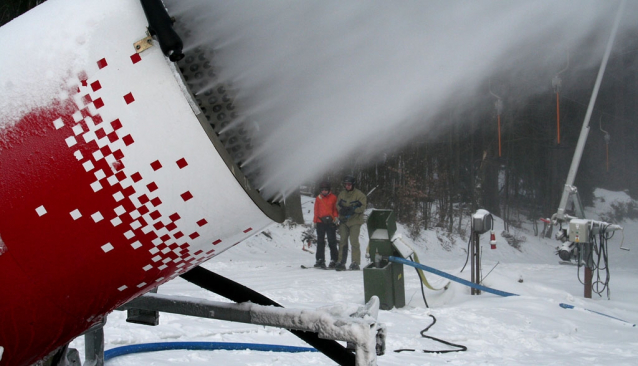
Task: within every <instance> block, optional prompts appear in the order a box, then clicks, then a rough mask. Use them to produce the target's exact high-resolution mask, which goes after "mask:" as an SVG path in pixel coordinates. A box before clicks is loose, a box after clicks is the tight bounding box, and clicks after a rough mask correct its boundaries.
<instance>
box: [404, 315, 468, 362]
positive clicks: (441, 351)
mask: <svg viewBox="0 0 638 366" xmlns="http://www.w3.org/2000/svg"><path fill="white" fill-rule="evenodd" d="M428 315H429V316H430V317H431V318H432V323H431V324H430V325H428V326H427V327H426V328H425V329H423V330H422V331H421V337H423V338H428V339H431V340H434V341H437V342H440V343H443V344H447V345H448V346H452V347H457V348H458V349H448V350H440V351H431V350H426V349H423V350H421V352H423V353H451V352H464V351H467V347H465V346H463V345H460V344H455V343H452V342H448V341H444V340H442V339H439V338H436V337H432V336H429V335H425V334H424V333H425V332H427V331H428V329H430V328H432V326H433V325H434V324H435V323H436V318H435V317H434V315H432V314H428ZM416 351H417V350H415V349H411V348H402V349H397V350H394V352H397V353H399V352H416Z"/></svg>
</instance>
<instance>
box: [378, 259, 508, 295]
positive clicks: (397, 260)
mask: <svg viewBox="0 0 638 366" xmlns="http://www.w3.org/2000/svg"><path fill="white" fill-rule="evenodd" d="M389 260H390V262H395V263H401V264H405V265H408V266H411V267H414V268H419V269H422V270H424V271H428V272H431V273H434V274H435V275H439V276H441V277H445V278H447V279H450V280H452V281H455V282H458V283H460V284H463V285H465V286H469V287H472V288H475V289H477V290H481V291H485V292H489V293H492V294H495V295H498V296H504V297H507V296H519V295H517V294H513V293H510V292H505V291H500V290H495V289H493V288H489V287H485V286H482V285H477V284H475V283H472V282H470V281H468V280H464V279H462V278H459V277H456V276H453V275H451V274H449V273H445V272H443V271H439V270H438V269H436V268H432V267H428V266H426V265H423V264H420V263H415V262H412V261H409V260H406V259H403V258H399V257H390V259H389Z"/></svg>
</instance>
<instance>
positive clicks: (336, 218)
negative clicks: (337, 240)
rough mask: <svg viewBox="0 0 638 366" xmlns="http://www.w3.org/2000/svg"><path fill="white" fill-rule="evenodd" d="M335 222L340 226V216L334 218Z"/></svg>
mask: <svg viewBox="0 0 638 366" xmlns="http://www.w3.org/2000/svg"><path fill="white" fill-rule="evenodd" d="M333 222H334V224H335V225H337V226H339V224H340V223H341V222H340V221H339V218H338V217H335V218H334V220H333Z"/></svg>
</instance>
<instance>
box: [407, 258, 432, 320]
mask: <svg viewBox="0 0 638 366" xmlns="http://www.w3.org/2000/svg"><path fill="white" fill-rule="evenodd" d="M408 258H410V260H411V261H413V262H414V259H413V258H412V255H410V256H409V257H408ZM414 270H415V271H416V274H417V277H418V278H419V283H420V284H421V296H423V302H424V303H425V307H426V308H428V309H429V308H430V306H429V305H428V300H426V299H425V290H424V289H423V279H422V278H421V273H419V269H418V268H416V267H415V268H414Z"/></svg>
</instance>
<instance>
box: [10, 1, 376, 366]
mask: <svg viewBox="0 0 638 366" xmlns="http://www.w3.org/2000/svg"><path fill="white" fill-rule="evenodd" d="M188 26H189V25H188V24H183V23H180V22H179V21H175V19H173V18H171V17H170V16H169V14H168V12H167V10H166V8H165V7H164V4H163V3H162V1H161V0H141V1H134V0H109V1H99V0H64V1H62V0H51V1H47V2H45V3H43V4H41V5H39V6H37V7H36V8H34V9H33V10H31V11H29V12H27V13H26V14H24V15H22V16H20V17H18V18H16V19H14V20H13V21H11V22H9V23H8V24H6V25H4V26H3V27H2V28H0V44H2V45H3V47H4V48H5V52H1V53H0V70H2V72H0V366H16V365H17V366H23V365H31V364H34V363H39V362H40V361H43V360H44V361H47V362H49V361H51V360H53V359H57V360H58V361H57V362H56V363H55V364H56V365H62V364H64V365H66V364H67V363H66V359H67V356H68V355H69V354H68V353H67V346H68V344H69V342H71V341H72V340H73V339H74V338H76V337H78V336H80V335H81V334H84V333H86V334H88V335H90V337H87V341H86V343H87V352H89V353H90V354H87V358H86V359H87V360H91V362H89V364H91V365H100V364H102V363H103V359H102V358H101V357H103V355H102V353H103V352H102V351H103V344H102V343H101V340H102V338H101V337H102V325H103V324H104V322H105V319H106V316H107V314H108V313H110V312H112V311H113V310H115V309H138V310H144V311H151V312H152V311H169V310H170V309H171V306H172V305H171V304H173V303H170V301H169V304H168V305H166V304H164V305H162V301H166V299H165V298H162V297H161V296H159V295H157V294H153V293H149V292H151V290H153V289H154V288H156V287H157V286H159V285H161V284H163V283H165V282H167V281H169V280H171V279H173V278H175V277H177V276H181V277H182V278H185V279H187V280H188V281H191V282H193V283H196V284H197V285H199V286H201V287H203V288H206V289H210V291H217V293H225V294H226V296H225V297H227V298H229V299H231V300H232V301H236V302H248V301H251V302H252V304H253V305H254V306H258V305H256V304H258V303H260V301H257V300H255V298H256V295H255V293H254V291H249V289H243V290H241V291H238V290H237V288H236V287H233V286H236V285H237V284H235V283H233V282H232V281H224V280H222V279H223V278H219V277H220V276H219V277H215V276H214V274H211V273H208V272H207V271H206V270H204V269H203V268H201V267H199V266H198V265H199V264H200V263H202V262H204V261H206V260H208V259H210V258H212V257H215V256H217V255H219V254H220V253H222V252H224V251H225V250H227V249H229V248H231V247H232V246H234V245H236V244H238V243H239V242H241V241H242V240H244V239H246V238H248V237H249V236H252V235H254V234H256V233H258V232H259V231H260V230H261V229H263V228H265V227H266V226H268V225H270V224H271V223H273V222H281V221H283V219H284V207H283V205H282V204H281V203H280V202H278V201H276V200H275V199H274V198H273V197H263V196H262V194H261V192H260V191H259V190H257V189H255V184H256V183H255V182H258V181H259V170H258V169H257V170H252V171H244V170H242V168H240V167H241V166H242V163H243V162H245V160H246V159H248V158H249V157H250V156H251V155H253V153H254V152H253V151H254V146H253V141H252V137H253V133H254V132H255V128H251V127H250V125H246V124H244V123H243V121H244V120H247V118H245V117H246V116H242V115H241V106H238V105H236V104H235V100H234V95H233V91H232V90H231V88H230V87H229V86H228V85H225V84H224V83H222V82H221V81H219V80H218V79H217V75H216V73H215V70H214V68H213V66H212V65H213V63H212V56H213V52H212V50H208V49H204V48H201V47H196V46H194V45H192V44H189V41H190V40H189V39H188V34H189V33H188V29H186V28H188ZM179 34H181V35H182V36H185V37H184V38H183V39H182V38H181V37H180V35H179ZM191 43H192V42H191ZM206 86H210V87H208V88H206ZM196 90H200V91H201V92H200V93H199V94H197V95H196V94H194V93H195V91H196ZM215 286H216V287H215ZM147 293H149V294H147ZM237 294H240V295H241V296H235V295H237ZM257 295H259V294H257ZM262 298H264V297H263V296H262ZM132 300H138V301H137V303H131V301H132ZM266 300H268V299H266ZM375 300H376V298H374V299H371V301H370V303H369V304H368V305H367V306H366V307H365V308H363V309H362V310H361V312H359V313H358V314H360V318H356V319H350V318H347V317H346V318H341V317H338V319H335V321H334V323H335V324H338V325H339V326H343V327H350V328H349V329H350V330H351V331H350V332H348V331H347V329H346V330H343V329H342V330H343V331H342V332H341V333H340V332H338V331H333V332H332V333H330V330H334V329H328V330H326V329H321V327H320V325H317V326H316V327H315V325H314V324H315V323H313V321H315V322H316V323H320V322H319V320H325V319H326V318H324V317H322V316H321V315H322V314H324V312H316V313H312V314H314V315H316V316H314V317H312V316H304V319H307V321H306V322H305V323H304V322H302V324H299V327H300V328H299V329H301V330H303V332H299V333H300V334H301V333H303V334H306V335H308V334H310V335H311V337H310V338H303V335H300V338H302V339H304V340H306V339H308V340H306V341H307V342H308V343H310V344H311V345H313V346H314V347H315V348H316V349H320V350H321V351H322V352H324V353H327V352H329V351H330V349H332V350H336V351H335V352H333V353H332V355H333V356H329V357H331V358H332V359H333V360H337V361H336V362H338V363H340V364H349V365H354V364H355V363H356V364H357V365H362V366H363V365H370V364H375V363H376V355H375V347H376V346H378V345H379V342H381V343H382V340H380V338H379V334H378V333H377V330H378V327H377V326H376V313H377V310H378V300H376V301H375ZM275 304H276V303H274V302H273V301H271V300H268V301H265V300H264V301H261V306H262V307H263V308H270V309H262V308H259V310H258V309H257V308H253V310H251V311H252V314H253V315H254V314H261V315H264V314H266V313H268V312H269V311H270V314H271V315H272V316H270V317H267V318H268V319H269V320H270V321H271V322H272V319H275V321H274V323H276V324H270V323H269V324H270V325H275V326H277V325H279V326H281V327H283V328H286V329H291V328H292V327H291V326H288V327H286V326H285V324H286V323H287V324H292V323H295V322H294V321H293V319H296V317H299V314H300V311H296V312H295V311H289V312H286V310H287V309H286V310H284V309H281V308H279V307H276V308H273V307H272V305H275ZM203 305H210V304H203ZM186 307H188V304H186V305H184V306H183V307H182V308H181V309H177V310H176V311H182V313H183V312H185V311H186V310H184V309H185V308H186ZM273 309H279V310H281V311H276V310H273ZM173 310H174V309H173ZM223 310H226V311H227V313H228V312H230V313H231V315H230V316H229V317H228V318H229V319H227V320H236V319H238V318H240V319H243V320H244V321H246V320H249V321H250V322H252V323H258V320H255V318H251V316H250V314H247V313H246V311H245V310H246V307H244V308H243V310H244V312H243V313H241V315H237V314H238V313H233V311H240V310H242V307H241V306H237V307H232V306H230V307H229V306H228V304H225V305H222V306H221V308H220V310H219V311H215V312H214V313H215V314H223V313H224V311H223ZM138 313H139V312H138ZM204 313H205V314H207V315H206V317H212V316H213V315H211V314H212V313H213V312H211V311H210V309H209V308H207V309H206V311H204ZM198 314H199V313H197V312H195V313H193V314H189V315H195V316H202V315H201V314H200V315H198ZM220 316H222V315H220ZM363 317H365V319H363ZM251 319H252V320H251ZM137 320H138V321H145V320H140V318H139V317H138V319H137ZM147 322H148V321H147ZM150 322H151V323H154V322H155V321H154V320H153V319H152V317H151V318H150ZM262 323H264V322H263V321H262ZM264 324H266V323H264ZM313 327H314V328H313ZM354 328H356V329H354ZM317 329H319V330H321V331H326V332H328V333H330V334H328V335H324V334H323V333H321V334H318V332H317ZM353 329H354V330H353ZM295 334H297V333H295ZM351 334H354V335H355V336H353V337H348V335H351ZM361 334H363V335H364V337H363V338H361V337H359V338H357V336H356V335H361ZM319 335H321V336H322V339H319ZM330 336H332V337H339V338H338V339H339V340H343V341H347V342H350V343H352V344H354V345H355V346H354V348H355V350H356V353H352V352H350V351H349V350H346V349H345V347H343V346H341V345H340V344H338V343H337V342H335V341H329V343H322V342H323V341H325V340H326V338H329V337H330ZM333 339H334V338H333ZM313 342H316V343H313ZM89 345H90V347H89ZM100 347H101V348H100ZM381 348H382V347H381ZM335 354H338V355H337V356H334V355H335Z"/></svg>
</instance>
